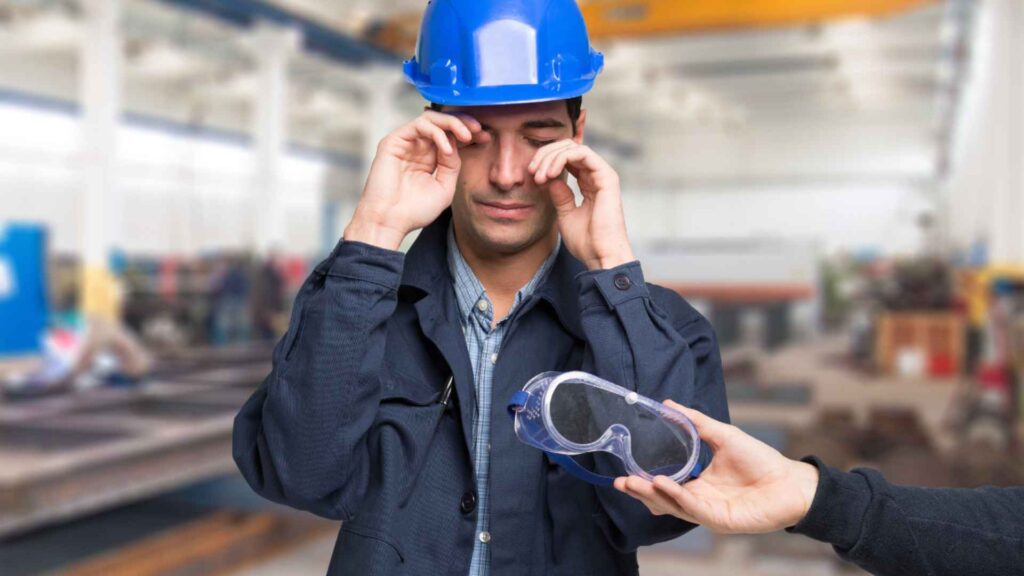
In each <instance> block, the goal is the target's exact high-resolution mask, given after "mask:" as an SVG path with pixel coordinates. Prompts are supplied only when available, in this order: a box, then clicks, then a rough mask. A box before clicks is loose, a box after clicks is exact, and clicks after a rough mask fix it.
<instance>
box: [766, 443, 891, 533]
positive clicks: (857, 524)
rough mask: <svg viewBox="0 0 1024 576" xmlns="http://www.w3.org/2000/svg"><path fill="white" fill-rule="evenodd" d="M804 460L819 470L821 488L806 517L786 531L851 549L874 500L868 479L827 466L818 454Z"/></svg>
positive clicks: (819, 487) (815, 495)
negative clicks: (872, 499)
mask: <svg viewBox="0 0 1024 576" xmlns="http://www.w3.org/2000/svg"><path fill="white" fill-rule="evenodd" d="M803 461H804V462H807V463H808V464H812V465H813V466H815V467H816V468H817V469H818V491H817V492H816V493H815V494H814V501H813V502H812V503H811V508H810V510H808V512H807V516H805V517H804V519H803V520H801V521H800V522H798V523H797V524H796V526H792V527H790V528H787V529H786V531H787V532H791V533H794V534H803V535H804V536H807V537H810V538H814V539H815V540H820V541H822V542H827V543H829V544H832V545H833V546H836V547H837V548H840V549H844V550H848V549H850V548H852V547H853V546H854V545H855V544H856V543H857V541H858V540H859V539H860V532H861V524H862V523H863V521H864V515H865V514H866V513H867V509H868V505H869V504H870V502H871V488H870V486H869V485H868V481H867V479H866V478H865V477H864V476H862V475H860V474H856V473H851V472H842V471H840V470H836V469H835V468H831V467H829V466H826V465H825V463H824V462H822V461H821V460H819V459H818V458H817V457H816V456H808V457H806V458H804V459H803Z"/></svg>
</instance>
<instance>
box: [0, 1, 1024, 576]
mask: <svg viewBox="0 0 1024 576" xmlns="http://www.w3.org/2000/svg"><path fill="white" fill-rule="evenodd" d="M435 1H444V0H435ZM426 4H427V3H426V1H425V0H341V1H338V0H0V574H4V575H6V576H15V575H27V574H72V575H100V574H103V575H110V574H114V575H127V574H133V575H134V574H147V575H163V574H175V575H177V574H237V575H277V574H288V575H291V574H320V573H324V572H325V571H326V569H327V566H328V563H329V561H330V558H331V554H332V552H333V551H334V546H335V538H336V537H337V535H338V522H337V521H335V520H329V519H324V518H320V517H317V516H314V515H312V514H309V513H304V512H300V511H298V510H295V509H291V508H288V507H285V506H281V505H278V504H274V503H271V502H269V501H267V500H265V499H263V498H261V497H259V496H258V495H256V494H255V493H254V492H253V491H252V490H251V489H250V487H249V486H248V485H247V484H246V482H245V481H244V480H243V478H242V477H241V476H240V474H239V471H238V468H237V467H236V464H235V462H234V461H233V459H232V426H233V421H234V417H235V415H236V414H237V413H238V411H239V409H240V407H241V406H242V404H243V403H244V402H245V401H246V399H247V398H249V396H250V395H252V394H253V392H254V391H255V390H256V389H257V387H259V386H260V385H261V383H262V382H263V381H264V379H265V378H266V377H267V375H268V374H269V373H270V369H271V357H272V351H273V349H274V345H275V343H277V342H278V340H279V339H280V338H281V337H282V336H283V335H284V334H285V333H286V331H287V329H288V326H289V318H290V315H291V309H292V305H293V301H294V299H295V297H296V294H297V293H298V291H299V289H300V287H301V286H302V285H303V282H304V280H305V279H306V278H307V276H309V275H310V273H311V272H312V271H313V270H314V268H315V267H316V265H317V263H319V262H321V261H322V260H323V259H324V258H326V257H327V256H328V254H330V253H331V251H332V249H333V248H334V247H335V245H336V244H337V243H338V241H339V239H340V238H341V237H342V234H343V231H344V230H345V227H346V225H347V224H348V223H349V221H350V220H351V218H352V217H353V214H354V211H355V209H356V206H357V204H358V202H359V199H360V195H361V193H362V191H363V184H364V182H365V180H366V176H367V173H368V170H369V167H370V162H371V161H372V160H373V158H374V156H375V154H376V153H377V146H378V142H380V141H381V139H382V138H384V137H385V136H386V135H387V134H388V133H390V132H391V131H392V130H394V129H396V128H397V127H399V126H401V125H402V124H405V123H406V122H409V121H410V120H412V119H413V118H415V117H416V116H417V115H419V114H420V113H421V112H422V111H423V109H424V106H425V105H426V102H425V101H424V99H423V97H422V96H421V95H420V94H419V93H418V92H417V91H416V89H414V87H413V86H411V85H410V84H409V83H408V82H406V80H405V78H403V75H402V62H403V60H406V59H408V58H410V57H411V56H412V55H413V53H414V51H415V48H416V42H417V33H418V30H419V24H420V19H421V17H422V15H423V10H424V8H425V6H426ZM579 4H580V7H581V9H582V13H583V16H584V18H585V19H586V22H587V28H588V30H589V33H590V37H591V41H592V43H593V45H594V47H595V48H596V49H597V50H600V51H601V52H602V53H603V54H604V70H603V72H602V73H601V75H600V77H599V78H598V80H597V82H596V84H595V85H594V88H593V91H592V92H590V93H588V94H586V95H585V96H584V98H583V106H584V108H585V109H586V110H587V131H586V143H587V144H588V145H589V146H590V147H591V148H592V149H593V150H594V151H595V152H597V153H598V154H600V155H601V157H603V158H604V159H605V160H607V162H608V163H609V164H610V165H611V166H612V167H614V169H615V170H616V171H617V172H618V174H619V176H620V178H621V187H622V202H623V209H624V213H625V219H626V227H627V229H628V232H629V239H630V242H631V244H632V248H633V250H634V252H635V254H636V257H637V259H639V261H640V262H641V265H642V267H643V272H644V275H645V277H646V279H647V281H648V282H651V283H654V284H659V285H661V286H664V287H666V288H669V289H670V290H673V291H675V292H676V293H678V294H679V295H681V296H682V297H683V298H685V299H686V300H687V301H688V302H689V303H690V304H692V305H693V306H694V307H695V308H696V309H697V310H699V311H700V312H701V314H703V315H704V316H705V317H706V318H707V319H708V320H709V321H710V323H711V325H712V326H713V327H714V330H715V333H716V335H717V338H718V344H719V346H720V350H721V357H722V363H723V370H724V380H725V389H726V394H727V397H728V403H729V411H730V414H731V418H732V422H733V423H734V424H736V425H737V426H739V427H740V428H742V429H743V430H745V431H746V432H748V433H749V434H751V435H753V436H755V437H757V438H759V439H761V440H762V441H764V442H766V443H768V444H770V445H771V446H773V447H775V448H777V449H778V450H779V451H780V452H782V453H783V454H785V455H787V456H789V457H792V458H801V457H803V456H806V455H810V454H813V455H817V456H820V457H822V458H823V459H824V460H826V461H827V462H828V463H829V464H830V465H831V466H834V467H837V468H840V469H843V470H849V469H852V468H855V467H858V466H870V467H873V468H877V469H879V470H880V471H882V472H883V473H884V474H885V476H886V478H887V479H888V480H890V481H891V482H893V483H896V484H908V485H918V486H941V487H974V486H982V485H996V486H1014V485H1024V418H1022V416H1024V59H1022V58H1020V55H1021V54H1024V2H1020V0H874V1H871V2H861V1H856V0H829V1H818V0H757V1H750V0H717V1H716V2H704V3H701V2H691V1H681V0H580V2H579ZM414 237H415V234H413V235H410V237H408V238H406V240H405V241H404V243H403V245H402V249H403V251H404V250H407V249H408V248H409V246H410V245H411V243H412V242H413V240H414ZM86 319H88V322H87V325H88V328H87V329H86ZM658 400H661V399H658ZM501 424H502V425H506V424H507V423H506V422H502V423H501ZM639 566H640V573H641V574H644V575H645V576H646V575H650V576H670V575H682V574H692V573H700V574H702V575H703V576H717V575H722V576H725V575H730V576H731V575H749V576H762V575H765V576H767V575H783V574H784V575H808V576H812V575H813V576H818V575H820V576H829V575H847V574H863V573H866V572H863V571H861V570H860V569H858V568H857V567H855V566H853V565H852V564H849V563H846V562H844V561H843V560H841V559H839V558H838V557H837V556H836V555H835V554H834V553H833V551H832V549H831V548H830V547H829V546H828V545H827V544H824V543H821V542H816V541H814V540H810V539H801V538H796V537H794V536H792V535H789V534H786V533H784V532H782V533H771V534H763V535H758V536H738V535H737V536H722V535H716V534H714V533H712V532H711V531H708V530H706V529H704V528H697V529H695V530H693V531H692V532H689V533H688V534H686V535H684V536H682V537H680V538H677V539H674V540H671V541H668V542H664V543H661V544H657V545H654V546H649V547H643V548H641V549H640V550H639ZM496 576H497V575H496Z"/></svg>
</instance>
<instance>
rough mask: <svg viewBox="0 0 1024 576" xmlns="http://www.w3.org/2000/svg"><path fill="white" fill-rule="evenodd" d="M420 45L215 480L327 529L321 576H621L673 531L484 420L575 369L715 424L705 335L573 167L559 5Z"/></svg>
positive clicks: (580, 45) (481, 16)
mask: <svg viewBox="0 0 1024 576" xmlns="http://www.w3.org/2000/svg"><path fill="white" fill-rule="evenodd" d="M420 39H421V41H420V46H419V50H418V54H417V56H416V58H415V59H414V60H412V61H410V62H409V63H407V65H406V73H407V75H408V76H409V77H410V79H411V80H412V81H413V82H414V83H415V84H416V85H417V87H418V88H419V90H420V92H421V93H422V94H423V95H424V96H425V97H426V99H427V100H428V101H430V102H431V103H432V104H434V106H433V109H431V110H428V111H425V112H424V113H423V114H422V115H420V116H419V117H418V118H416V119H415V120H413V121H411V122H409V123H408V124H406V125H405V126H402V127H401V128H399V129H397V130H396V131H394V132H392V133H391V134H389V135H388V136H387V137H386V138H384V139H383V141H382V142H380V145H379V146H378V148H377V155H376V158H375V159H374V160H373V163H372V166H371V168H370V174H369V176H368V179H367V182H366V185H365V187H364V189H363V195H362V198H361V200H360V202H359V205H358V207H357V209H356V211H355V215H354V216H353V218H352V220H351V221H350V222H349V224H348V226H347V228H346V230H345V234H344V238H343V240H342V241H341V242H339V244H338V245H337V247H336V248H335V249H334V251H333V252H332V254H331V255H330V257H329V258H328V259H327V260H325V261H324V262H322V263H321V264H320V265H319V266H317V268H316V269H315V271H314V273H313V274H312V275H311V276H310V278H309V279H308V280H307V282H306V284H305V285H304V286H303V288H302V289H301V291H300V292H299V295H298V297H297V299H296V303H295V307H294V310H293V313H292V319H291V326H290V327H289V331H288V333H287V334H286V335H285V337H284V338H283V339H282V340H281V342H280V343H279V344H278V346H277V349H276V351H275V354H274V367H273V371H272V372H271V374H270V376H269V377H268V378H267V379H266V381H265V383H264V385H263V386H261V388H260V389H259V390H258V391H257V392H256V394H254V395H253V397H252V398H251V399H250V400H249V401H248V402H247V403H246V405H245V406H244V407H243V409H242V411H241V413H240V414H239V415H238V418H237V419H236V421H235V435H234V457H235V461H236V462H237V463H238V466H239V468H240V469H241V471H242V473H243V475H244V476H245V478H246V479H247V480H248V482H249V483H250V485H251V486H252V487H253V488H254V489H255V490H256V491H257V492H259V493H260V494H262V495H264V496H265V497H267V498H269V499H271V500H275V501H278V502H283V503H286V504H289V505H292V506H295V507H298V508H302V509H306V510H311V511H314V512H316V513H318V514H321V515H324V516H327V517H331V518H339V519H342V520H344V523H343V525H342V528H341V531H342V533H341V534H340V535H339V538H338V542H337V545H336V547H335V549H334V556H333V558H332V561H331V566H330V572H331V573H332V574H352V575H359V576H363V575H366V574H462V575H465V574H470V575H473V576H479V575H487V574H492V573H493V574H496V575H498V574H500V575H507V574H519V575H526V574H538V575H539V574H567V575H580V574H587V575H590V576H603V575H613V574H614V575H620V574H636V573H637V563H636V554H635V552H636V549H637V547H638V546H641V545H645V544H652V543H655V542H659V541H662V540H668V539H671V538H674V537H676V536H678V535H680V534H682V533H683V532H685V531H687V530H689V529H691V528H692V527H693V526H692V525H691V524H688V523H685V522H682V521H680V520H677V519H674V518H655V517H652V516H651V515H650V514H648V513H647V511H646V510H645V509H644V507H643V506H642V505H641V504H639V503H638V502H636V501H635V500H633V499H632V498H629V497H627V496H626V495H624V494H621V493H619V492H617V491H615V490H613V489H610V488H596V487H594V486H591V485H589V484H585V483H583V482H582V481H580V480H577V479H576V478H574V477H572V476H569V475H568V474H567V473H566V472H565V471H564V470H562V469H560V468H559V467H557V466H555V465H554V464H552V463H550V462H548V461H547V460H546V458H545V456H544V455H543V453H542V452H541V451H538V450H536V449H534V448H531V447H529V446H526V445H525V444H522V443H520V442H519V441H518V440H517V439H516V436H515V434H514V432H513V429H512V426H511V425H510V423H509V421H508V417H507V415H506V414H505V404H506V401H507V400H508V399H509V398H511V397H512V395H513V394H514V393H515V392H517V391H518V390H520V389H521V387H522V386H523V384H524V383H526V382H527V381H528V380H529V379H530V378H531V377H532V376H534V375H536V374H537V373H539V372H544V371H548V370H559V371H566V370H574V369H583V370H587V371H588V372H591V373H594V374H597V375H599V376H602V377H604V378H606V379H609V380H613V381H616V382H621V383H623V384H625V385H628V386H631V387H634V388H636V389H638V390H639V391H640V392H641V393H642V394H644V395H647V396H656V397H671V398H676V399H678V400H680V401H682V402H685V403H687V404H692V405H694V406H698V407H700V409H701V410H704V411H706V412H709V413H711V414H714V415H715V416H717V417H718V418H722V419H725V418H727V417H728V414H727V408H726V401H725V390H724V386H723V383H722V371H721V362H720V359H719V354H718V349H717V344H716V342H715V337H714V334H713V333H712V330H711V327H710V325H709V324H708V322H707V321H706V320H705V319H704V318H702V317H701V316H700V315H699V314H698V313H697V312H696V311H695V310H694V309H693V308H692V307H691V306H690V305H688V304H687V303H686V302H684V301H683V300H682V299H681V298H680V297H679V296H678V295H676V294H675V293H673V292H671V291H669V290H666V289H664V288H660V287H656V286H651V285H648V284H646V283H645V282H644V276H643V272H642V271H641V267H640V264H639V263H638V262H637V261H636V259H635V258H634V256H633V252H632V250H631V248H630V244H629V239H628V237H627V235H626V227H625V223H624V216H623V212H622V202H621V198H620V189H619V178H618V175H617V174H616V172H615V170H614V169H612V167H611V166H609V165H608V163H607V162H605V160H604V159H602V158H601V157H600V156H598V155H597V154H596V153H595V152H594V151H593V150H591V149H590V148H588V147H586V146H584V145H583V141H584V133H585V127H586V118H587V117H586V112H585V111H583V110H582V109H581V103H582V100H581V95H582V94H583V93H584V92H586V91H587V90H589V88H590V87H591V85H592V84H593V82H594V78H595V77H596V75H597V73H598V72H599V71H600V68H601V66H602V59H601V55H600V54H598V53H596V52H594V51H593V50H592V49H591V48H590V44H589V39H588V37H587V33H586V28H585V25H584V22H583V18H582V15H581V14H580V11H579V8H578V7H577V5H576V2H575V1H574V0H495V1H490V2H480V1H479V0H449V1H447V2H433V3H430V4H429V5H428V7H427V11H426V14H425V16H424V22H423V29H422V31H421V35H420ZM566 172H569V173H571V174H572V175H574V176H575V177H576V179H577V181H578V183H579V186H580V191H581V192H582V196H583V198H584V201H583V204H582V205H580V206H577V205H576V203H575V201H574V196H573V191H572V190H571V189H570V188H569V185H568V184H567V183H566V176H565V173H566ZM419 228H423V230H422V232H421V234H420V235H419V237H418V238H417V239H416V242H415V243H414V244H413V246H412V248H411V249H410V250H409V253H408V255H404V254H402V253H401V252H399V251H398V248H399V246H400V245H401V243H402V241H403V239H404V238H405V237H406V235H408V234H409V233H410V232H412V231H414V230H416V229H419ZM559 233H561V234H559ZM449 385H450V386H451V387H452V388H451V389H449V388H448V386H449ZM449 393H450V394H451V395H450V396H449ZM590 460H597V459H596V458H594V457H593V456H591V457H590ZM613 460H614V458H609V459H608V460H600V461H595V462H592V463H593V465H594V467H595V468H598V469H602V467H604V468H603V471H604V472H607V473H608V474H610V475H617V474H621V468H614V463H613ZM590 463H591V462H588V464H590ZM616 470H617V471H616Z"/></svg>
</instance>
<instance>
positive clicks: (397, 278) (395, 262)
mask: <svg viewBox="0 0 1024 576" xmlns="http://www.w3.org/2000/svg"><path fill="white" fill-rule="evenodd" d="M324 265H325V266H324V270H323V272H324V274H325V275H326V276H334V277H337V278H350V279H353V280H362V281H365V282H371V283H373V284H378V285H380V286H383V287H385V288H390V289H392V290H398V286H399V285H400V284H401V281H402V269H403V267H404V265H405V254H403V253H401V252H396V251H394V250H386V249H384V248H379V247H377V246H371V245H370V244H364V243H362V242H350V241H345V240H342V241H340V242H338V245H337V246H335V248H334V250H333V251H331V255H330V256H329V257H328V258H327V260H325V261H324Z"/></svg>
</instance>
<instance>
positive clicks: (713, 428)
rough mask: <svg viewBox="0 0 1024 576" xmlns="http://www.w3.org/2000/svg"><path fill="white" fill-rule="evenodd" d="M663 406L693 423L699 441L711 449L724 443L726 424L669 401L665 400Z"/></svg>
mask: <svg viewBox="0 0 1024 576" xmlns="http://www.w3.org/2000/svg"><path fill="white" fill-rule="evenodd" d="M664 404H665V406H668V407H669V408H672V409H673V410H678V411H679V412H682V413H683V415H684V416H686V417H687V418H689V419H690V422H693V427H694V428H696V429H697V434H698V435H699V436H700V439H701V440H703V441H704V442H706V443H707V444H708V445H709V446H711V447H712V448H715V449H717V448H718V447H719V446H720V445H721V444H722V443H723V442H724V441H725V433H726V432H727V431H728V429H729V427H728V424H723V423H722V422H719V421H718V420H715V419H714V418H712V417H710V416H705V415H704V414H703V413H701V412H698V411H696V410H694V409H693V408H687V407H686V406H683V405H682V404H677V403H675V402H673V401H671V400H665V402H664Z"/></svg>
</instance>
